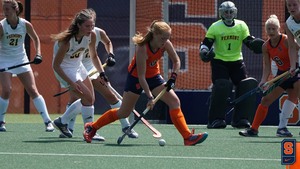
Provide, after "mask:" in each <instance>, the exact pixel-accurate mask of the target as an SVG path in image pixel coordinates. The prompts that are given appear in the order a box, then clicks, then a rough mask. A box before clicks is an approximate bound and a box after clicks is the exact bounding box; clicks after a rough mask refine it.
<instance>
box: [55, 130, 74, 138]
mask: <svg viewBox="0 0 300 169" xmlns="http://www.w3.org/2000/svg"><path fill="white" fill-rule="evenodd" d="M69 130H70V132H71V133H72V135H73V130H72V129H69ZM58 137H59V138H68V137H67V136H65V135H63V134H62V133H60V134H59V136H58Z"/></svg>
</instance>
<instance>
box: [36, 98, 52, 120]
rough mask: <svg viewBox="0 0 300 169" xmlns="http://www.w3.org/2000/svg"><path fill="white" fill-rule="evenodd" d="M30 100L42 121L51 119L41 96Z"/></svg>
mask: <svg viewBox="0 0 300 169" xmlns="http://www.w3.org/2000/svg"><path fill="white" fill-rule="evenodd" d="M32 101H33V104H34V106H35V108H36V109H37V111H38V112H39V113H40V114H41V116H42V118H43V120H44V122H45V123H46V122H49V121H51V119H50V117H49V114H48V110H47V106H46V103H45V100H44V98H43V96H42V95H39V96H38V97H36V98H34V99H33V100H32Z"/></svg>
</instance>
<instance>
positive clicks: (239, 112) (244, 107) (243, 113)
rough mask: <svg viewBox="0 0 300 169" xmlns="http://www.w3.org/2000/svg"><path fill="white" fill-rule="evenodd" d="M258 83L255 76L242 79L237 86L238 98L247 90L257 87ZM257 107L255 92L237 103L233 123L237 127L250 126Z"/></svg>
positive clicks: (236, 95)
mask: <svg viewBox="0 0 300 169" xmlns="http://www.w3.org/2000/svg"><path fill="white" fill-rule="evenodd" d="M257 85H258V82H257V80H256V79H255V78H252V77H249V78H246V79H244V80H242V81H241V82H240V83H239V84H238V86H237V87H236V90H235V97H236V98H238V97H240V96H242V95H243V94H245V93H246V92H248V91H250V90H252V89H254V88H256V87H257ZM256 107H257V105H256V95H255V94H254V95H251V96H249V97H248V98H246V99H245V100H243V101H241V102H239V103H237V104H236V105H235V107H234V112H233V115H232V121H231V125H232V126H233V127H237V128H247V127H250V123H252V121H253V118H254V115H255V111H256Z"/></svg>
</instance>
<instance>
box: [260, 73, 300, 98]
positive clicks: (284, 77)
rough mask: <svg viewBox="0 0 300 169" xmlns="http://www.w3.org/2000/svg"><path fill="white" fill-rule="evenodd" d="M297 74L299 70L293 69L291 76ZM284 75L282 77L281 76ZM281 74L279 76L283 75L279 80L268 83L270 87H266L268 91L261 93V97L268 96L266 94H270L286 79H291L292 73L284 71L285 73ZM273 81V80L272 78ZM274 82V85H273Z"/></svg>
mask: <svg viewBox="0 0 300 169" xmlns="http://www.w3.org/2000/svg"><path fill="white" fill-rule="evenodd" d="M298 72H299V68H297V69H295V70H294V71H293V74H294V73H295V74H296V73H298ZM283 74H284V75H283ZM283 74H281V75H283V76H280V75H279V76H280V78H277V79H276V80H273V82H272V83H270V84H269V85H270V87H268V89H266V90H264V91H263V92H262V96H266V95H268V94H270V93H271V92H272V91H273V90H274V89H275V88H276V87H278V86H279V85H281V84H282V83H283V82H284V81H286V80H287V79H289V78H290V77H292V73H291V72H289V71H286V72H284V73H283ZM274 79H275V78H274ZM274 82H275V83H274Z"/></svg>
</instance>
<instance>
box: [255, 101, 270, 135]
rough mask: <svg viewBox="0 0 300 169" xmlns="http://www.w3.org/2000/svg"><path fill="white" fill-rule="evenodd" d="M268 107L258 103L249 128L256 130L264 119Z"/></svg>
mask: <svg viewBox="0 0 300 169" xmlns="http://www.w3.org/2000/svg"><path fill="white" fill-rule="evenodd" d="M268 109H269V107H266V106H263V105H261V104H259V105H258V107H257V109H256V112H255V116H254V120H253V122H252V126H251V128H252V129H254V130H257V131H258V128H259V126H260V125H261V123H262V122H263V121H264V120H265V118H266V117H267V114H268Z"/></svg>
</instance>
